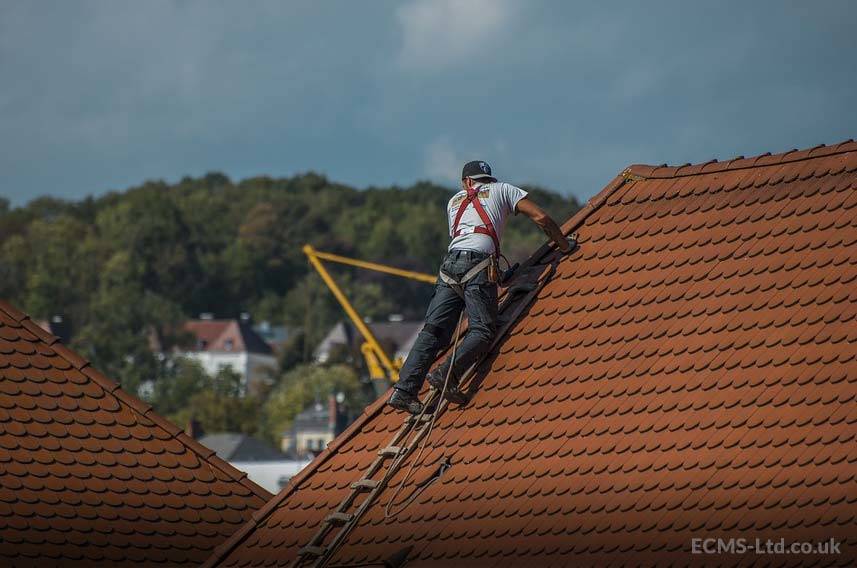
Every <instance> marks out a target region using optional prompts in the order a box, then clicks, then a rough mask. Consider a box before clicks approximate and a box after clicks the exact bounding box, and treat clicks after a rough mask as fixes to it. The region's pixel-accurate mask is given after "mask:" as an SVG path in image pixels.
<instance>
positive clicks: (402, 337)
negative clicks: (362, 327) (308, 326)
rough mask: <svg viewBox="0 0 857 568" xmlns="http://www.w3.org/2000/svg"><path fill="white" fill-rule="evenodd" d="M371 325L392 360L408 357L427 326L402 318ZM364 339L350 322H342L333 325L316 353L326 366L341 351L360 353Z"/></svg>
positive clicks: (390, 318)
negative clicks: (417, 337) (423, 327)
mask: <svg viewBox="0 0 857 568" xmlns="http://www.w3.org/2000/svg"><path fill="white" fill-rule="evenodd" d="M367 326H368V327H369V329H370V330H371V331H372V334H373V335H375V338H376V339H377V340H378V343H380V344H381V346H382V347H383V348H384V350H385V351H386V352H387V354H388V355H390V356H391V357H401V358H402V360H404V359H405V358H407V356H408V351H410V347H411V346H412V345H413V344H414V340H415V339H416V335H417V334H418V333H419V331H420V329H421V328H422V326H423V322H422V321H414V320H405V319H403V318H401V316H397V315H392V316H389V318H388V319H387V321H377V322H375V321H369V322H367ZM362 343H363V337H362V336H361V335H360V332H358V331H357V330H356V329H355V328H354V325H353V324H352V323H351V322H349V321H340V322H339V323H337V324H336V325H335V326H333V327H332V328H331V329H330V331H329V332H328V333H327V335H326V336H325V337H324V339H322V341H321V343H319V344H318V347H316V349H315V351H314V352H313V358H314V359H315V361H316V362H318V363H326V362H328V361H329V360H330V358H331V355H333V354H335V353H336V352H337V351H341V350H346V351H347V352H349V353H359V352H360V345H362Z"/></svg>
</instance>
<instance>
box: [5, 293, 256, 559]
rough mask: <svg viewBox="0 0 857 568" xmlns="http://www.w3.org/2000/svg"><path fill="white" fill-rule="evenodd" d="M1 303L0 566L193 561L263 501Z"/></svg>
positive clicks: (252, 487) (241, 478) (235, 474)
mask: <svg viewBox="0 0 857 568" xmlns="http://www.w3.org/2000/svg"><path fill="white" fill-rule="evenodd" d="M213 454H214V452H213V451H211V450H209V449H207V448H204V447H203V446H201V445H200V444H198V443H197V442H195V441H194V440H193V439H192V438H189V437H188V436H187V435H185V434H184V433H183V432H182V431H181V430H180V429H179V428H177V427H176V426H174V425H173V424H171V423H169V422H168V421H166V420H164V419H163V418H161V417H160V416H158V415H156V414H155V413H154V412H153V411H152V410H151V408H150V407H149V406H147V405H145V404H144V403H142V402H140V401H139V400H137V399H136V398H134V397H132V396H131V395H129V394H128V393H126V392H124V391H123V390H122V389H120V388H119V387H118V385H117V384H116V383H114V382H113V381H111V380H110V379H108V378H106V377H104V376H103V375H102V374H101V373H99V372H98V371H96V370H95V369H93V368H92V367H90V366H89V364H88V363H87V362H86V361H85V360H83V359H82V358H81V357H79V356H78V355H76V354H75V353H73V352H72V351H70V350H69V349H68V348H66V347H65V346H63V345H61V344H60V343H58V342H57V340H56V338H55V337H53V336H51V335H50V334H48V333H47V332H45V331H44V330H43V329H42V328H40V327H39V326H38V325H36V324H35V322H33V321H32V320H30V319H29V318H28V317H27V316H26V315H25V314H23V313H21V312H19V311H18V310H16V309H15V308H13V307H11V306H10V305H9V304H7V303H5V302H2V301H0V565H4V566H8V565H13V566H51V565H66V566H69V565H73V566H80V565H96V564H97V565H102V564H106V565H111V564H116V565H123V566H124V565H134V564H145V565H152V564H157V563H166V564H170V565H177V564H199V563H200V562H202V561H203V560H205V558H206V557H207V556H208V555H209V554H210V553H211V550H212V549H213V548H214V547H215V546H217V545H218V544H221V543H222V542H223V541H224V540H225V539H226V537H228V536H229V535H231V534H232V533H233V532H234V531H235V530H236V529H237V528H238V527H240V526H241V525H242V524H243V523H244V522H245V521H247V520H248V519H249V518H250V516H251V515H252V514H253V512H254V511H256V510H257V509H259V508H260V507H261V506H262V505H263V504H264V502H265V501H267V500H268V499H269V498H270V494H269V493H268V492H267V491H265V490H264V489H262V488H261V487H259V486H257V485H256V484H254V483H252V482H251V481H249V480H248V479H247V478H246V475H245V474H243V473H241V472H239V471H238V470H236V469H234V468H233V467H232V466H230V465H229V464H227V463H226V462H224V461H223V460H221V459H220V458H218V457H216V456H214V455H213Z"/></svg>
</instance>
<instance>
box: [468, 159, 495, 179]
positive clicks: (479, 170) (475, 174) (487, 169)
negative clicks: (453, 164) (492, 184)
mask: <svg viewBox="0 0 857 568" xmlns="http://www.w3.org/2000/svg"><path fill="white" fill-rule="evenodd" d="M464 178H470V179H485V178H488V179H497V178H495V177H494V176H492V175H491V166H489V165H488V162H483V161H482V160H474V161H472V162H467V163H466V164H464V167H463V168H461V179H464Z"/></svg>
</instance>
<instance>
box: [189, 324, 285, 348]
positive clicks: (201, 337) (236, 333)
mask: <svg viewBox="0 0 857 568" xmlns="http://www.w3.org/2000/svg"><path fill="white" fill-rule="evenodd" d="M184 329H185V331H188V332H190V333H191V334H192V335H193V336H194V337H195V338H196V340H197V343H196V345H194V346H193V347H192V349H191V351H216V352H235V353H240V352H244V351H246V352H248V353H264V354H267V355H270V354H271V353H273V351H272V350H271V346H270V345H268V343H267V342H266V341H265V340H264V339H262V337H261V336H260V335H259V334H258V333H256V331H255V330H254V329H253V326H252V325H250V324H249V323H244V322H240V321H238V320H191V321H188V322H186V323H185V325H184ZM200 343H201V345H200Z"/></svg>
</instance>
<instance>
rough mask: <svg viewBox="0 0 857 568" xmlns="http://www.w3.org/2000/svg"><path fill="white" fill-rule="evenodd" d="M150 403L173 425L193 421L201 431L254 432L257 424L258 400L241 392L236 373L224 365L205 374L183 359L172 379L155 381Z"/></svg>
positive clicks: (239, 379)
mask: <svg viewBox="0 0 857 568" xmlns="http://www.w3.org/2000/svg"><path fill="white" fill-rule="evenodd" d="M153 406H155V407H156V408H158V409H159V410H160V411H161V412H163V413H165V414H168V415H169V416H170V418H171V419H172V420H173V422H175V423H176V424H180V425H186V424H188V423H189V422H190V420H196V421H198V422H199V424H200V425H201V426H202V429H203V430H204V431H205V432H243V433H245V434H255V433H256V432H257V430H258V427H259V423H260V420H259V414H258V412H259V407H260V402H259V400H258V399H257V398H255V397H252V396H243V395H242V388H241V376H240V375H239V374H237V373H236V372H235V371H233V370H232V369H231V368H229V367H225V368H223V369H221V370H220V371H219V372H218V373H217V374H216V375H214V376H209V375H207V374H206V373H205V372H204V371H203V370H202V369H201V368H200V367H199V365H198V364H196V363H195V362H193V361H187V360H182V361H179V362H178V364H177V366H176V372H175V377H174V380H171V381H159V383H158V384H156V387H155V396H154V400H153Z"/></svg>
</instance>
